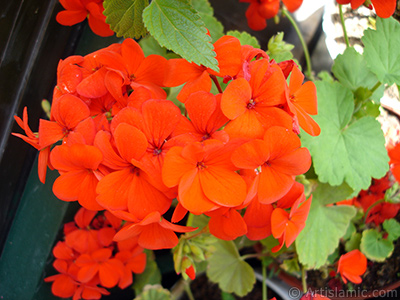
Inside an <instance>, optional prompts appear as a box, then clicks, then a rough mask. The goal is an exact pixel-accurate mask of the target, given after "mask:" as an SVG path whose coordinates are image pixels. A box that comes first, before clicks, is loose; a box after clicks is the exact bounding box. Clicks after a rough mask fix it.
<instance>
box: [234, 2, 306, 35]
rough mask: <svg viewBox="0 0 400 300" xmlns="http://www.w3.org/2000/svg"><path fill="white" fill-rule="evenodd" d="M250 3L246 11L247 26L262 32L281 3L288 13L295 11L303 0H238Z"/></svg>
mask: <svg viewBox="0 0 400 300" xmlns="http://www.w3.org/2000/svg"><path fill="white" fill-rule="evenodd" d="M240 2H248V3H250V6H249V8H248V9H247V10H246V18H247V24H248V25H249V27H250V28H251V29H253V30H262V29H264V28H265V27H267V20H268V19H271V18H273V17H275V16H276V15H277V14H278V12H279V8H280V6H281V2H283V4H284V5H285V6H286V7H287V9H288V10H289V11H290V12H294V11H296V10H297V9H298V8H299V7H300V6H301V4H302V3H303V0H282V1H281V0H240Z"/></svg>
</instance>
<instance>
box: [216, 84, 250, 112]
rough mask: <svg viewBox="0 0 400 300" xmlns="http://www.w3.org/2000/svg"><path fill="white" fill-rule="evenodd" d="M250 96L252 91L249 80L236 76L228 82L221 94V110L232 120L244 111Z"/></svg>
mask: <svg viewBox="0 0 400 300" xmlns="http://www.w3.org/2000/svg"><path fill="white" fill-rule="evenodd" d="M251 98H252V91H251V87H250V84H249V82H248V81H247V80H245V79H243V78H238V79H236V80H234V81H232V82H231V83H229V85H228V86H227V87H226V89H225V91H224V93H223V94H222V100H221V109H222V112H223V113H224V115H225V116H227V117H228V118H229V119H231V120H233V119H235V118H237V117H238V116H240V115H243V114H244V113H245V112H246V110H247V104H248V103H249V101H250V100H251Z"/></svg>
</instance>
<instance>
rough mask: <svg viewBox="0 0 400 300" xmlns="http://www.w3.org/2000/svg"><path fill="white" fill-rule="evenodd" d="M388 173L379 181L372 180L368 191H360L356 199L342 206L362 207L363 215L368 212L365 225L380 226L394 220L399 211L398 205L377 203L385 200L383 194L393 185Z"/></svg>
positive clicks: (399, 205)
mask: <svg viewBox="0 0 400 300" xmlns="http://www.w3.org/2000/svg"><path fill="white" fill-rule="evenodd" d="M393 183H394V182H393V180H391V179H390V173H388V174H386V176H385V177H383V178H381V179H373V180H372V184H371V186H370V187H369V189H368V190H363V191H361V192H360V193H359V194H358V196H357V197H355V198H353V199H351V200H349V201H347V202H346V203H343V204H352V205H355V206H358V207H362V209H363V211H364V213H367V212H368V215H367V216H366V218H365V222H366V223H371V222H374V223H375V225H380V224H382V223H383V222H384V221H385V220H388V219H392V218H394V217H395V216H396V215H397V213H398V211H399V210H400V204H395V203H389V202H382V203H378V204H376V203H377V202H378V201H380V200H382V199H384V198H385V192H386V190H388V189H389V188H391V187H392V185H393Z"/></svg>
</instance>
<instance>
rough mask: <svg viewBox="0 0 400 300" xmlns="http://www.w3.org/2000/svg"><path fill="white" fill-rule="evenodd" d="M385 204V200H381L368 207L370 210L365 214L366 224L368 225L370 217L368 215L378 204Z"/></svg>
mask: <svg viewBox="0 0 400 300" xmlns="http://www.w3.org/2000/svg"><path fill="white" fill-rule="evenodd" d="M383 202H385V198H383V199H380V200H378V201H376V202H375V203H372V204H371V205H370V206H369V207H368V209H367V211H366V212H365V215H364V223H366V221H367V217H368V214H369V213H370V211H371V210H372V209H373V208H374V207H375V206H377V205H378V204H381V203H383Z"/></svg>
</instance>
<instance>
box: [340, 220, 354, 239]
mask: <svg viewBox="0 0 400 300" xmlns="http://www.w3.org/2000/svg"><path fill="white" fill-rule="evenodd" d="M356 231H357V229H356V226H355V225H354V223H353V222H351V223H350V224H349V227H348V228H347V231H346V233H345V235H344V236H343V239H344V240H346V241H347V240H349V239H350V238H351V236H352V235H353V234H354V233H356Z"/></svg>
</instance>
